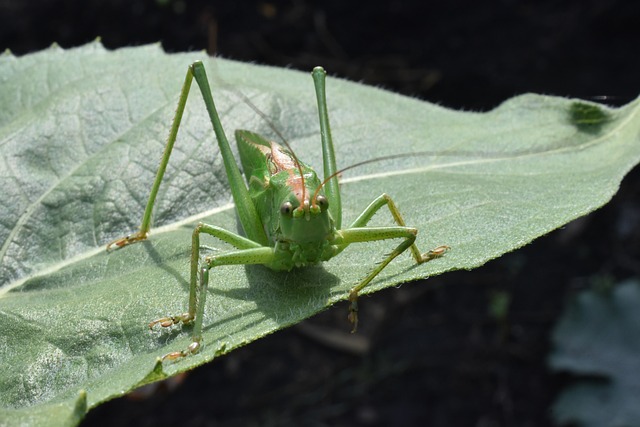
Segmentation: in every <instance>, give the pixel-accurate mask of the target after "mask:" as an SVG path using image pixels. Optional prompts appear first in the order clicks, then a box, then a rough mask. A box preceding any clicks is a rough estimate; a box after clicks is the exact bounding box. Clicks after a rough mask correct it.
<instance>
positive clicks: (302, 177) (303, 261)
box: [107, 61, 449, 359]
mask: <svg viewBox="0 0 640 427" xmlns="http://www.w3.org/2000/svg"><path fill="white" fill-rule="evenodd" d="M325 75H326V73H325V71H324V69H323V68H322V67H316V68H314V69H313V72H312V76H313V82H314V86H315V92H316V99H317V104H318V115H319V119H320V135H321V142H322V153H323V165H324V181H321V180H320V178H319V177H318V175H317V174H316V172H315V171H314V170H313V169H312V168H311V167H310V166H308V165H306V164H305V163H302V162H301V161H300V160H299V159H298V158H297V157H296V155H295V154H294V152H293V150H292V149H291V147H290V146H289V144H288V143H287V142H286V141H285V140H283V141H284V145H285V147H283V146H281V145H279V144H276V143H275V142H271V141H268V140H267V139H265V138H263V137H262V136H260V135H258V134H255V133H253V132H249V131H246V130H237V131H236V132H235V137H236V141H237V143H238V151H239V153H240V161H241V163H242V168H243V171H244V175H245V178H246V181H247V184H248V185H247V184H245V183H244V181H243V178H242V174H241V172H240V169H239V167H238V165H237V162H236V159H235V157H234V156H233V153H232V151H231V147H230V146H229V141H228V140H227V137H226V136H225V133H224V130H223V128H222V124H221V123H220V118H219V116H218V112H217V110H216V107H215V104H214V102H213V96H212V94H211V89H210V87H209V81H208V79H207V75H206V72H205V68H204V65H203V64H202V62H200V61H197V62H194V63H193V64H191V65H190V66H189V69H188V71H187V75H186V77H185V81H184V84H183V86H182V90H181V93H180V98H179V101H178V107H177V109H176V113H175V117H174V119H173V123H172V125H171V130H170V133H169V137H168V139H167V144H166V147H165V150H164V154H163V156H162V160H161V162H160V166H159V168H158V172H157V174H156V178H155V181H154V183H153V186H152V188H151V194H150V196H149V200H148V202H147V205H146V209H145V212H144V214H143V217H142V223H141V225H140V230H139V231H138V232H137V233H134V234H132V235H129V236H126V237H123V238H120V239H117V240H114V241H113V242H111V243H109V244H108V245H107V250H109V249H111V248H112V247H115V248H122V247H124V246H127V245H129V244H131V243H134V242H138V241H141V240H145V239H146V238H147V236H148V234H149V229H150V226H151V215H152V211H153V206H154V202H155V199H156V196H157V193H158V189H159V187H160V183H161V181H162V178H163V175H164V173H165V170H166V167H167V163H168V161H169V157H170V156H171V151H172V149H173V145H174V143H175V141H176V137H177V134H178V128H179V127H180V121H181V119H182V115H183V112H184V108H185V105H186V102H187V97H188V95H189V90H190V88H191V83H192V81H193V79H194V78H195V80H196V82H197V83H198V86H199V88H200V92H201V93H202V97H203V99H204V102H205V105H206V108H207V111H208V113H209V117H210V119H211V124H212V126H213V131H214V133H215V135H216V139H217V141H218V145H219V148H220V154H221V156H222V159H223V162H224V166H225V170H226V174H227V177H228V179H229V186H230V189H231V193H232V196H233V200H234V202H235V206H236V209H237V212H238V218H239V221H240V224H241V226H242V229H243V231H244V233H245V236H246V237H244V236H241V235H239V234H237V233H234V232H231V231H228V230H225V229H223V228H220V227H217V226H215V225H209V224H204V223H199V224H198V225H197V226H196V228H195V229H194V231H193V234H192V243H191V270H190V288H189V289H190V290H189V308H188V311H187V312H186V313H183V314H179V315H175V316H167V317H162V318H160V319H157V320H154V321H152V322H151V323H149V327H150V328H153V326H155V325H160V326H162V327H170V326H172V325H176V324H180V323H182V324H190V323H193V332H192V342H191V344H190V345H189V346H188V347H187V348H186V349H185V350H182V351H178V352H173V353H169V354H167V355H165V356H164V357H163V359H178V358H181V357H184V356H188V355H190V354H194V353H197V352H198V351H199V350H200V348H201V341H202V327H203V325H202V323H203V312H204V307H205V300H206V296H207V286H208V283H209V272H210V270H211V269H213V268H214V267H218V266H222V265H239V264H262V265H264V266H266V267H268V268H271V269H273V270H284V271H288V270H291V269H293V268H296V267H302V266H306V265H312V264H317V263H319V262H321V261H327V260H329V259H330V258H333V257H334V256H336V255H338V254H339V253H340V252H342V251H343V250H344V249H345V248H346V247H347V246H349V245H350V244H352V243H362V242H373V241H378V240H388V239H401V240H402V241H401V242H400V244H398V245H397V246H396V247H395V248H394V249H393V250H392V251H391V252H390V253H389V254H387V255H385V258H384V259H383V260H382V261H381V262H379V263H378V264H376V265H375V268H373V270H372V271H371V272H370V273H369V274H368V275H367V276H366V277H365V278H364V279H362V281H360V283H358V284H357V285H356V286H354V287H353V288H352V289H351V291H350V292H349V297H348V299H349V302H350V304H349V315H348V319H349V321H350V322H351V323H352V325H353V328H352V332H355V330H356V329H357V327H358V292H360V291H361V290H362V289H363V288H364V287H365V286H367V285H368V284H369V283H370V282H371V280H373V279H374V278H375V277H376V276H377V275H378V274H379V273H380V271H382V269H384V268H385V267H386V266H387V264H389V263H390V262H391V261H392V260H393V259H394V258H396V257H397V256H398V255H400V254H401V253H403V252H404V251H406V250H407V249H409V250H410V251H411V254H412V256H413V258H414V259H415V261H416V263H418V264H421V263H424V262H426V261H429V260H432V259H434V258H438V257H440V256H442V255H443V254H444V253H445V252H446V251H447V250H448V249H449V247H448V246H438V247H436V248H435V249H433V250H430V251H428V252H426V253H421V252H420V251H419V250H418V248H417V246H416V244H415V239H416V234H417V232H418V230H417V229H416V228H413V227H408V226H407V225H406V224H405V222H404V219H403V218H402V215H401V214H400V211H399V210H398V208H397V207H396V204H395V203H394V202H393V200H392V199H391V197H389V196H388V195H386V194H382V195H380V196H379V197H377V198H376V199H375V200H373V202H371V203H370V204H369V206H367V207H366V208H365V209H364V211H363V212H362V213H361V214H360V215H359V216H358V217H357V218H356V219H355V221H353V223H351V225H350V226H349V227H347V228H342V206H341V201H340V188H339V185H338V175H339V173H340V172H341V171H339V170H338V169H337V168H336V159H335V154H334V148H333V142H332V139H331V131H330V127H329V117H328V113H327V105H326V94H325ZM389 157H391V158H393V157H395V156H389ZM362 163H368V162H362ZM362 163H359V164H362ZM353 166H356V165H353ZM353 166H352V167H353ZM350 168H351V167H348V168H345V169H343V170H346V169H350ZM383 206H387V208H388V209H389V211H390V212H391V215H392V217H393V219H394V221H395V223H396V225H395V226H389V227H368V226H367V224H368V222H369V221H370V220H371V218H372V217H373V216H374V215H375V214H376V213H377V212H378V211H379V210H380V209H381V208H382V207H383ZM201 233H205V234H208V235H211V236H214V237H216V238H218V239H220V240H222V241H224V242H226V243H228V244H230V245H232V246H233V247H235V248H236V250H233V251H229V252H226V253H221V254H219V255H211V256H208V257H205V258H204V259H203V260H201V259H200V234H201ZM198 276H199V277H198Z"/></svg>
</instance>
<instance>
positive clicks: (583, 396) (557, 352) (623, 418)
mask: <svg viewBox="0 0 640 427" xmlns="http://www.w3.org/2000/svg"><path fill="white" fill-rule="evenodd" d="M639 306H640V283H638V281H636V280H630V281H627V282H624V283H621V284H619V285H617V286H615V287H613V288H611V287H608V288H606V289H605V288H602V287H595V288H594V289H593V290H588V291H583V292H581V293H580V294H579V295H578V296H577V297H576V298H575V300H574V301H572V302H571V303H570V304H569V305H568V306H567V308H566V309H565V312H564V314H563V315H562V318H561V319H560V321H559V322H558V324H557V325H556V327H555V330H554V332H553V343H554V350H553V352H552V354H551V357H550V359H549V364H550V366H551V368H552V369H554V370H556V371H561V372H568V373H571V374H572V375H573V376H574V378H573V380H572V381H570V382H569V384H568V386H567V387H566V388H565V390H564V391H563V392H562V393H561V394H560V396H559V397H558V399H557V400H556V402H555V405H554V408H553V415H554V418H555V419H556V421H558V423H560V424H567V423H571V424H572V425H579V426H584V427H596V426H597V427H623V426H635V425H639V424H640V407H638V390H640V376H639V375H638V372H640V350H639V348H638V344H639V341H638V336H640V311H639V310H638V307H639Z"/></svg>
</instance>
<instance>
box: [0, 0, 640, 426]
mask: <svg viewBox="0 0 640 427" xmlns="http://www.w3.org/2000/svg"><path fill="white" fill-rule="evenodd" d="M97 36H100V37H101V39H102V42H103V44H104V45H105V46H106V47H108V48H114V49H115V48H118V47H122V46H134V45H140V44H146V43H152V42H157V41H160V42H161V43H162V45H163V46H164V48H165V49H166V50H167V51H169V52H182V51H187V50H201V49H205V50H207V51H209V52H210V53H216V54H221V55H223V56H226V57H229V58H233V59H238V60H245V61H254V62H257V63H263V64H270V65H281V66H290V67H293V68H297V69H301V70H310V69H311V68H312V67H313V66H315V65H323V66H324V67H325V68H326V69H327V70H329V72H330V73H331V74H333V75H338V76H342V77H347V78H350V79H352V80H359V81H363V82H365V83H368V84H373V85H380V86H382V87H385V88H388V89H390V90H394V91H397V92H401V93H404V94H406V95H410V96H414V97H418V98H421V99H424V100H428V101H431V102H437V103H440V104H443V105H445V106H449V107H454V108H462V109H473V110H488V109H491V108H493V107H495V106H496V105H498V104H499V103H500V102H502V101H504V100H505V99H507V98H509V97H511V96H513V95H516V94H520V93H523V92H538V93H545V94H553V95H561V96H571V97H581V98H587V99H601V98H599V97H602V96H606V97H607V98H606V100H605V102H606V103H608V104H611V105H621V104H624V103H627V102H629V101H631V100H632V99H634V98H635V97H636V96H638V94H639V93H640V78H638V76H639V75H640V63H639V60H638V53H639V51H640V2H637V1H612V0H609V1H603V0H601V1H596V0H584V1H565V2H561V1H544V2H540V1H521V2H518V1H514V0H503V1H486V2H479V1H465V2H450V3H446V4H445V2H437V3H436V2H428V1H410V0H405V1H386V2H374V1H369V2H359V1H351V2H349V1H346V0H343V1H338V0H326V1H323V2H310V1H282V2H275V1H274V2H266V1H264V2H256V1H244V2H241V1H236V2H233V1H231V0H227V1H210V2H204V1H186V0H185V1H174V0H162V1H160V0H157V1H142V0H133V1H132V0H111V1H108V0H84V1H72V0H67V1H61V0H31V1H20V0H13V1H12V0H0V49H4V48H9V49H11V51H13V52H14V53H15V54H19V55H21V54H25V53H29V52H33V51H36V50H40V49H44V48H46V47H48V46H49V45H50V44H51V43H53V42H57V43H58V44H60V45H61V46H62V47H65V48H67V47H74V46H78V45H81V44H84V43H87V42H89V41H92V40H94V39H95V38H96V37H97ZM5 107H6V106H5ZM639 196H640V173H639V171H638V170H637V169H636V170H635V171H633V172H631V174H630V175H629V176H628V177H627V178H625V180H624V182H623V183H622V187H621V189H620V192H619V193H618V194H617V195H616V196H615V197H614V199H613V201H612V202H611V203H609V204H608V205H607V206H605V207H604V208H602V209H601V210H599V211H597V212H595V213H593V214H591V215H589V216H587V217H585V218H582V219H580V220H577V221H575V222H573V223H571V224H569V225H567V226H566V227H564V228H562V229H560V230H557V231H555V232H553V233H551V234H549V235H548V236H545V237H543V238H541V239H538V240H537V241H536V242H534V243H533V244H531V245H529V246H527V247H525V248H524V249H521V250H519V251H517V252H514V253H511V254H507V255H505V256H503V257H501V258H500V259H498V260H495V261H492V262H490V263H489V264H487V265H486V266H484V267H482V268H478V269H476V270H473V271H470V272H464V271H461V272H454V273H449V274H445V275H443V276H440V277H435V278H431V279H429V280H428V281H427V282H426V283H423V284H411V285H404V286H402V287H400V288H398V289H390V290H386V291H382V292H379V293H377V294H375V295H373V296H371V297H367V298H363V299H362V301H361V306H362V314H361V320H362V328H361V331H360V332H359V334H358V335H357V336H355V337H349V339H348V340H347V344H340V343H339V342H338V343H335V342H334V340H336V339H338V340H340V339H341V338H343V335H344V333H345V332H346V330H347V329H348V325H347V324H346V321H345V319H344V317H345V312H346V305H344V304H339V305H338V306H336V307H334V308H333V309H331V310H328V311H327V312H325V313H323V314H321V315H319V316H316V317H315V318H313V319H311V320H309V321H307V322H305V324H304V325H302V326H301V327H296V328H291V329H289V330H285V331H281V332H279V333H276V334H274V335H272V336H270V337H267V338H265V339H262V340H260V341H258V342H256V343H253V344H251V345H249V346H247V347H244V348H242V349H239V350H237V351H234V352H232V353H231V354H230V355H227V356H224V357H223V358H221V359H219V360H216V361H214V362H213V363H210V364H209V365H207V366H204V367H202V368H200V369H197V370H195V371H193V372H191V373H190V374H189V375H188V376H186V377H183V378H182V381H181V382H174V383H172V384H165V385H164V386H163V387H161V388H160V389H158V390H156V391H155V392H154V394H151V395H146V396H145V395H142V394H138V395H137V396H136V397H135V398H134V397H129V398H123V399H117V400H114V401H111V402H109V403H107V404H105V405H103V406H101V407H99V408H97V409H95V410H93V411H91V412H90V414H89V416H88V417H87V418H86V420H85V421H84V422H83V424H82V425H83V426H87V427H88V426H112V425H118V426H168V425H180V426H186V427H190V426H210V425H225V426H226V425H228V426H247V425H273V426H280V425H292V426H294V425H305V426H325V425H326V426H329V425H331V426H384V425H403V426H411V425H421V426H478V427H493V426H546V425H551V421H550V406H551V403H552V401H553V399H554V397H555V396H556V395H557V393H558V391H559V390H560V389H561V387H562V385H563V384H565V383H566V381H568V379H569V378H568V376H567V375H558V374H552V373H550V372H548V370H547V368H546V365H545V361H546V358H547V357H548V354H549V351H550V349H551V343H550V331H551V329H552V327H553V325H554V322H555V321H556V320H557V319H558V316H559V315H560V313H561V310H562V308H563V307H564V305H565V304H566V302H567V301H568V300H570V298H571V296H572V295H574V294H575V293H576V292H578V291H579V290H581V289H586V288H589V287H592V286H594V285H602V284H614V283H617V282H619V281H621V280H623V279H626V278H629V277H638V276H639V275H640V227H639V226H638V221H639V220H640V198H639ZM501 298H503V299H504V298H506V299H507V300H508V301H509V302H510V304H509V305H508V310H507V311H506V312H504V313H503V314H502V315H497V316H496V315H494V314H492V311H491V307H495V306H496V304H495V303H496V302H497V301H500V300H501ZM319 331H321V332H327V333H328V338H327V337H323V338H318V337H317V336H316V335H318V334H317V333H318V332H319Z"/></svg>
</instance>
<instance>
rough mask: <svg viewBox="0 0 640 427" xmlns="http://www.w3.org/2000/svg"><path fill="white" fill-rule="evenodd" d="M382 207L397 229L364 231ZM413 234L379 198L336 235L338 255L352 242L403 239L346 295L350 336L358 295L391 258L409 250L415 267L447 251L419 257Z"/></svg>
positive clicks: (384, 197) (393, 207)
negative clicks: (389, 213)
mask: <svg viewBox="0 0 640 427" xmlns="http://www.w3.org/2000/svg"><path fill="white" fill-rule="evenodd" d="M385 205H386V206H387V207H388V208H389V211H390V212H391V216H392V217H393V220H394V221H395V222H396V224H398V226H397V227H366V226H367V224H368V223H369V221H370V220H371V218H373V216H374V215H375V214H376V213H377V212H378V211H379V210H380V209H381V208H382V207H383V206H385ZM417 233H418V230H417V229H415V228H412V227H407V226H406V224H405V222H404V219H403V218H402V215H401V214H400V210H399V209H398V207H397V206H396V204H395V203H394V201H393V199H391V197H389V196H388V195H387V194H382V195H381V196H379V197H378V198H376V199H375V200H374V201H373V202H371V203H370V204H369V206H367V208H366V209H365V210H364V211H363V212H362V213H361V214H360V216H358V218H356V220H355V221H354V222H353V223H352V224H351V226H350V227H349V228H347V229H344V230H340V231H339V234H340V235H341V236H342V244H340V245H339V247H340V249H339V251H342V250H344V249H345V248H346V247H347V246H348V245H350V244H351V243H356V242H371V241H376V240H386V239H394V238H404V239H405V240H404V241H402V242H401V243H400V244H399V245H398V246H397V247H396V248H395V249H394V250H393V251H391V253H389V254H388V255H387V256H386V257H385V259H384V260H383V261H382V262H380V263H379V264H378V265H377V266H376V268H374V269H373V270H372V271H371V273H369V274H368V275H367V277H365V278H364V279H363V280H362V281H361V282H360V283H359V284H357V285H356V286H354V287H353V288H352V289H351V291H350V292H349V301H350V303H351V304H350V306H349V316H348V318H349V321H350V322H351V323H352V325H353V328H352V330H351V332H352V333H353V332H355V331H356V330H357V328H358V292H360V291H361V290H362V289H363V288H364V287H365V286H367V285H368V284H369V283H370V282H371V280H373V279H374V278H375V277H376V276H377V275H378V274H379V273H380V272H381V271H382V270H383V269H384V268H385V267H386V266H387V265H388V264H389V263H390V262H391V261H392V260H393V259H394V258H395V257H397V256H398V255H400V254H401V253H403V252H404V251H406V250H407V249H409V248H410V249H411V255H412V256H413V258H414V259H415V261H416V263H418V264H422V263H424V262H427V261H430V260H432V259H435V258H439V257H441V256H442V255H444V254H445V252H446V251H447V250H449V249H450V248H449V246H445V245H443V246H438V247H437V248H434V249H432V250H430V251H428V252H425V253H421V252H420V250H419V249H418V246H417V245H416V244H415V243H414V242H415V240H416V234H417Z"/></svg>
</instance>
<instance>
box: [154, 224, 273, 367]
mask: <svg viewBox="0 0 640 427" xmlns="http://www.w3.org/2000/svg"><path fill="white" fill-rule="evenodd" d="M201 233H205V234H208V235H210V236H213V237H216V238H218V239H220V240H222V241H224V242H226V243H229V244H230V245H233V246H234V247H235V248H237V250H235V251H231V252H227V253H224V254H221V255H214V256H209V257H206V258H205V259H204V263H203V266H202V268H200V279H199V280H198V268H199V266H200V234H201ZM273 255H274V252H273V248H271V247H269V246H262V245H260V244H259V243H256V242H254V241H252V240H250V239H247V238H245V237H243V236H240V235H238V234H236V233H233V232H231V231H228V230H225V229H223V228H220V227H217V226H214V225H209V224H204V223H199V224H198V225H197V226H196V228H195V229H194V230H193V234H192V239H191V274H190V280H189V309H188V311H187V312H186V313H183V314H179V315H176V316H167V317H162V318H159V319H156V320H154V321H152V322H150V323H149V328H153V326H155V325H157V324H159V325H160V326H162V327H169V326H172V325H175V324H179V323H182V324H189V323H191V322H193V323H194V326H193V332H192V342H191V344H190V345H189V346H188V347H187V349H186V350H183V351H179V352H173V353H169V354H166V355H165V356H164V357H163V359H177V358H179V357H184V356H187V355H189V354H195V353H197V352H198V351H199V350H200V342H201V340H202V322H203V313H204V306H205V302H206V297H207V286H208V284H209V270H211V269H212V268H213V267H217V266H222V265H238V264H268V263H269V262H271V261H272V260H273ZM198 284H199V285H198Z"/></svg>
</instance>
